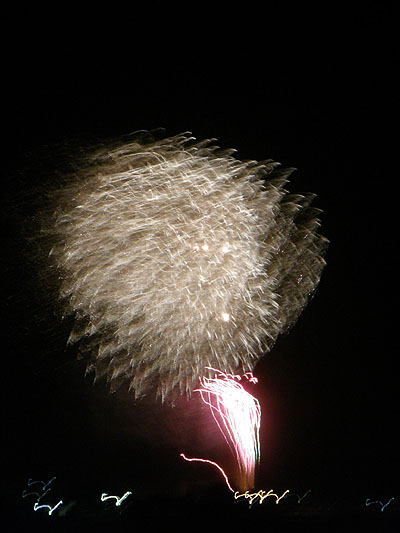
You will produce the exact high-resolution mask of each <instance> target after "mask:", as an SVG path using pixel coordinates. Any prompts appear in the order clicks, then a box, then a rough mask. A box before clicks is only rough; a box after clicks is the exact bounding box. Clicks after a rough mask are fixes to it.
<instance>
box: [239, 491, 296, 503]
mask: <svg viewBox="0 0 400 533" xmlns="http://www.w3.org/2000/svg"><path fill="white" fill-rule="evenodd" d="M288 492H289V489H287V490H285V492H284V493H283V494H282V495H281V496H278V495H277V494H275V492H274V489H271V490H269V491H268V492H266V491H265V490H259V491H258V492H252V493H251V492H250V491H248V490H246V492H244V493H239V492H235V494H234V497H235V500H237V499H238V498H245V499H246V500H249V505H253V502H255V501H256V500H257V498H258V500H259V502H258V503H259V504H260V505H261V504H262V503H263V501H264V500H265V499H266V498H272V497H275V499H276V502H275V503H276V504H278V503H279V502H280V501H281V500H282V499H283V498H285V497H286V495H287V494H288Z"/></svg>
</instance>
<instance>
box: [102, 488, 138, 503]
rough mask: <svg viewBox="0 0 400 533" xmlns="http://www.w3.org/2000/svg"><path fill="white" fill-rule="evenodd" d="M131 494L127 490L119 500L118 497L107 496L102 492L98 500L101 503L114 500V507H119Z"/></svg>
mask: <svg viewBox="0 0 400 533" xmlns="http://www.w3.org/2000/svg"><path fill="white" fill-rule="evenodd" d="M131 494H132V492H130V491H129V490H128V491H126V492H125V494H124V495H123V496H121V498H119V497H118V496H109V495H108V494H107V493H106V492H103V494H102V495H101V497H100V499H101V501H102V502H104V501H106V500H109V499H110V498H115V500H116V502H115V505H116V506H117V507H119V506H120V505H121V503H122V502H123V501H124V500H125V499H126V498H127V497H128V496H130V495H131Z"/></svg>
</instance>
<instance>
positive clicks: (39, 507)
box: [33, 500, 63, 516]
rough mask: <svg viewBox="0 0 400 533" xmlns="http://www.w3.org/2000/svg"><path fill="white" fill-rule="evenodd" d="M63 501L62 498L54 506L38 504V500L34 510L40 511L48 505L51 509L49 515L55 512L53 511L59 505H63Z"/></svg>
mask: <svg viewBox="0 0 400 533" xmlns="http://www.w3.org/2000/svg"><path fill="white" fill-rule="evenodd" d="M62 503H63V501H62V500H60V501H59V502H58V503H57V504H56V505H55V506H54V507H51V505H38V503H37V502H36V503H35V505H34V506H33V509H34V511H38V510H39V509H44V508H46V507H47V508H48V509H49V516H50V515H51V514H52V513H53V511H55V510H56V509H57V507H59V506H60V505H62Z"/></svg>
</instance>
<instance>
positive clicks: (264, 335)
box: [40, 132, 327, 400]
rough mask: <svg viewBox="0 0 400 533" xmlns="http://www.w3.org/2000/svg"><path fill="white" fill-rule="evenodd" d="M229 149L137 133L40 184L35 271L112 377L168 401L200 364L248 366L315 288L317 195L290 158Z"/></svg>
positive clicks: (97, 365) (94, 362)
mask: <svg viewBox="0 0 400 533" xmlns="http://www.w3.org/2000/svg"><path fill="white" fill-rule="evenodd" d="M82 150H83V149H82V147H80V150H74V151H73V155H71V157H74V158H76V157H77V156H76V154H77V153H78V151H79V152H80V153H81V154H82ZM233 153H234V150H231V149H229V150H222V149H219V148H218V147H217V146H215V144H213V140H206V141H199V142H197V141H196V140H195V139H194V137H191V136H190V135H189V134H187V133H184V134H181V135H177V136H175V137H171V138H157V137H156V136H155V135H150V134H149V133H146V132H142V133H141V134H135V135H133V136H129V137H128V138H125V139H122V140H117V141H116V142H111V143H110V144H108V145H102V146H100V147H95V148H93V149H90V150H86V152H85V153H84V154H83V155H81V156H79V158H77V159H74V161H73V162H72V168H73V172H72V173H71V174H70V175H68V176H66V177H65V179H64V181H63V185H62V186H60V187H58V188H57V189H56V190H53V191H51V192H49V191H48V190H46V193H45V197H46V202H47V203H46V208H45V209H44V210H43V213H42V215H43V216H42V217H41V218H42V220H43V224H42V228H41V232H40V235H41V241H40V242H41V244H43V246H42V247H41V249H42V250H44V252H46V250H49V251H50V255H49V254H47V253H45V256H46V265H47V266H46V268H45V269H44V270H45V272H42V273H41V276H42V279H43V275H44V274H46V273H48V274H49V276H50V277H51V280H50V281H51V282H52V283H53V282H54V283H55V284H57V289H56V290H57V292H58V294H59V296H60V297H61V299H62V301H63V302H64V304H65V305H64V308H63V313H64V314H70V315H73V316H74V318H75V322H74V324H75V325H74V327H73V330H72V332H71V334H70V337H69V342H71V343H73V342H77V341H80V348H81V351H82V352H83V353H85V354H87V355H88V358H89V362H88V371H91V370H93V371H94V372H95V375H96V379H97V378H100V377H102V376H106V377H107V378H108V380H109V381H110V385H111V389H113V390H115V389H116V388H118V387H119V385H120V384H121V383H123V382H124V381H128V382H129V384H130V388H131V389H132V390H133V391H134V393H135V395H136V397H140V396H142V395H144V394H146V393H148V392H149V391H153V390H155V391H156V393H157V394H158V395H160V396H161V398H162V400H164V399H166V398H168V399H169V398H170V397H172V396H175V395H176V394H185V393H186V394H188V395H190V394H191V392H192V390H193V388H194V387H195V386H196V384H197V383H198V380H199V378H200V377H201V375H202V373H203V370H204V368H205V367H206V366H214V367H217V368H222V369H223V370H224V371H226V372H240V373H242V372H246V371H252V370H253V369H254V367H255V365H256V363H257V361H258V360H259V359H260V358H261V357H262V356H263V355H264V354H265V353H266V352H267V351H269V350H270V349H271V347H272V346H273V344H274V342H275V340H276V338H277V337H278V335H279V334H280V333H282V332H284V331H286V330H287V328H288V327H290V326H291V325H292V324H294V323H295V321H296V320H297V317H298V315H299V314H300V312H301V310H302V309H303V307H304V306H305V305H306V303H307V301H308V299H309V297H310V295H311V294H312V293H313V291H314V289H315V288H316V286H317V284H318V281H319V279H320V275H321V272H322V270H323V267H324V265H325V262H324V259H323V255H324V251H325V248H326V242H327V241H326V239H324V238H323V237H321V236H320V235H319V234H318V227H319V223H318V216H319V211H318V210H316V209H314V208H312V207H311V206H310V204H311V202H312V200H313V198H314V195H312V194H306V195H298V194H297V195H296V194H289V193H288V192H287V191H286V190H285V188H284V187H285V185H286V183H287V181H288V177H289V175H290V174H291V172H292V169H283V170H282V169H280V168H278V167H279V164H278V163H276V162H273V161H272V160H265V161H262V162H257V161H241V160H239V159H236V158H235V157H233ZM49 261H50V263H52V264H50V265H49ZM48 266H50V267H51V268H47V267H48ZM53 267H54V268H53ZM53 272H57V275H56V276H55V277H54V278H53V277H52V276H53V274H52V273H53ZM171 399H172V398H171Z"/></svg>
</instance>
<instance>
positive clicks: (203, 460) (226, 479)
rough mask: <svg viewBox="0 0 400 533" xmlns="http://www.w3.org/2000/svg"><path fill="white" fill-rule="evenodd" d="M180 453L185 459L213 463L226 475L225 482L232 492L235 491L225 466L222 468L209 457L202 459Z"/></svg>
mask: <svg viewBox="0 0 400 533" xmlns="http://www.w3.org/2000/svg"><path fill="white" fill-rule="evenodd" d="M180 455H181V457H183V458H184V459H185V461H198V462H200V463H209V464H210V465H213V466H215V467H217V468H218V470H219V471H220V472H221V474H222V475H223V476H224V479H225V483H226V484H227V486H228V489H229V490H230V491H231V492H235V491H234V490H233V488H232V487H231V485H230V483H229V480H228V476H227V475H226V474H225V471H224V470H223V468H221V467H220V466H219V464H217V463H215V462H214V461H210V460H209V459H200V458H198V457H192V458H189V457H186V455H185V454H184V453H181V454H180Z"/></svg>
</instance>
